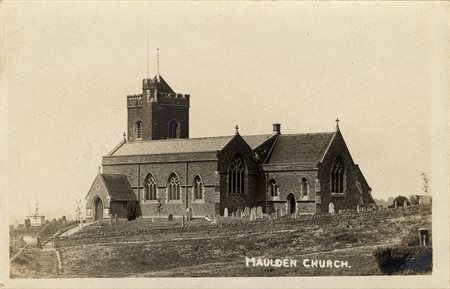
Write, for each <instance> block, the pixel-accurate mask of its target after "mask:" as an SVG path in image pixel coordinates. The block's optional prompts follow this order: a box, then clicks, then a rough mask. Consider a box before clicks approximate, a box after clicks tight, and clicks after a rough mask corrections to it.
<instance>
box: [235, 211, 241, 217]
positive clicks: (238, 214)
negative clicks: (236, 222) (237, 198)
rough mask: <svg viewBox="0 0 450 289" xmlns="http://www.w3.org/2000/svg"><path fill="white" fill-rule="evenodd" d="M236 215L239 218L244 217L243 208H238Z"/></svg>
mask: <svg viewBox="0 0 450 289" xmlns="http://www.w3.org/2000/svg"><path fill="white" fill-rule="evenodd" d="M236 217H237V218H242V210H241V209H237V211H236Z"/></svg>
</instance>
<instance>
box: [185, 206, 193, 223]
mask: <svg viewBox="0 0 450 289" xmlns="http://www.w3.org/2000/svg"><path fill="white" fill-rule="evenodd" d="M191 220H192V208H187V209H186V221H188V222H189V221H191Z"/></svg>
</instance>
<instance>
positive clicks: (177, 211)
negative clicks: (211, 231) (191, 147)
mask: <svg viewBox="0 0 450 289" xmlns="http://www.w3.org/2000/svg"><path fill="white" fill-rule="evenodd" d="M172 156H176V154H174V155H172ZM122 159H123V158H122ZM122 161H123V160H122ZM186 169H187V171H186ZM216 170H217V161H212V160H208V161H207V160H205V161H179V162H173V161H172V162H168V163H146V164H137V163H135V164H126V165H124V164H116V165H113V164H107V165H105V164H104V166H103V172H104V173H105V174H124V175H126V176H127V178H128V180H129V182H130V185H131V187H132V189H133V191H134V192H135V194H136V196H137V197H138V199H139V202H140V211H141V214H142V216H143V217H144V218H145V217H157V216H168V215H169V214H172V215H173V216H182V215H184V214H186V208H187V207H191V208H192V213H193V216H205V215H214V213H215V172H216ZM150 172H151V173H152V174H153V175H154V176H155V179H156V182H157V186H158V191H157V198H158V199H159V200H160V202H161V204H162V211H161V213H160V212H159V210H158V201H157V200H146V201H144V181H145V178H146V176H147V175H148V174H149V173H150ZM172 172H175V173H176V174H177V175H178V177H179V180H180V185H181V191H180V200H171V201H168V200H167V182H168V178H169V176H170V174H171V173H172ZM186 174H187V178H186ZM196 175H199V176H200V177H201V178H202V181H203V186H204V192H203V200H195V201H194V200H193V180H194V178H195V176H196ZM186 193H187V194H188V196H187V204H188V205H186Z"/></svg>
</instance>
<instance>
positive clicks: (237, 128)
mask: <svg viewBox="0 0 450 289" xmlns="http://www.w3.org/2000/svg"><path fill="white" fill-rule="evenodd" d="M234 128H235V129H236V134H239V126H238V125H236V126H235V127H234Z"/></svg>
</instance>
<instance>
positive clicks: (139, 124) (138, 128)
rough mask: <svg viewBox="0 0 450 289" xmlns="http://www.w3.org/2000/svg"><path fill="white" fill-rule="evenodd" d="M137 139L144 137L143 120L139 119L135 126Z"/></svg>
mask: <svg viewBox="0 0 450 289" xmlns="http://www.w3.org/2000/svg"><path fill="white" fill-rule="evenodd" d="M135 133H136V135H135V137H136V139H142V121H140V120H138V121H137V122H136V127H135Z"/></svg>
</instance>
